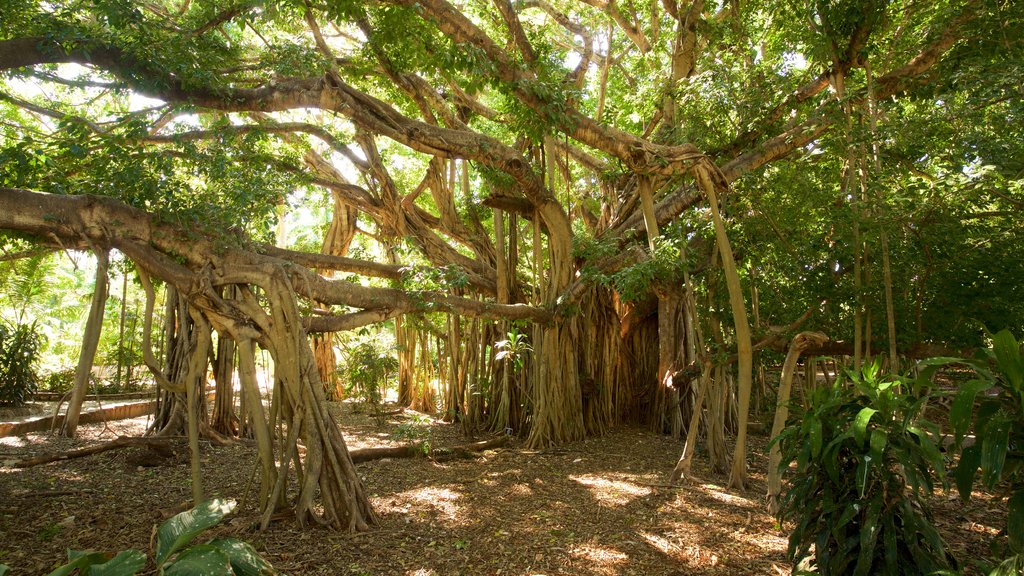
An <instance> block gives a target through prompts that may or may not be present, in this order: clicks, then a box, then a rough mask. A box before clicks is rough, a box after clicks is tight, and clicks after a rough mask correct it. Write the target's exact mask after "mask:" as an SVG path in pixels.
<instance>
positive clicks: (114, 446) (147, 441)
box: [12, 436, 178, 468]
mask: <svg viewBox="0 0 1024 576" xmlns="http://www.w3.org/2000/svg"><path fill="white" fill-rule="evenodd" d="M176 439H178V438H176V437H170V436H168V437H163V438H134V437H128V436H122V437H120V438H118V439H116V440H111V441H110V442H107V443H106V444H100V445H98V446H90V447H89V448H79V449H78V450H69V451H67V452H61V453H60V454H46V455H44V456H35V457H32V458H26V459H24V460H18V461H16V462H14V464H12V467H14V468H31V467H32V466H39V465H41V464H49V463H50V462H57V461H59V460H72V459H74V458H84V457H86V456H92V455H93V454H101V453H103V452H109V451H110V450H119V449H121V448H127V447H128V446H146V447H147V448H150V449H151V450H155V451H157V452H161V453H163V452H166V451H169V450H170V447H169V446H168V444H170V442H171V441H173V440H176Z"/></svg>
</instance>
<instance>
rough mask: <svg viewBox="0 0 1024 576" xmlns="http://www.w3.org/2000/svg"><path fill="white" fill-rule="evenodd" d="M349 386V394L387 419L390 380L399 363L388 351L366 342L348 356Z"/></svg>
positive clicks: (350, 351)
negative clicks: (385, 406)
mask: <svg viewBox="0 0 1024 576" xmlns="http://www.w3.org/2000/svg"><path fill="white" fill-rule="evenodd" d="M346 365H347V372H348V386H347V390H346V393H347V394H348V395H349V396H350V397H354V398H358V399H359V400H360V401H361V402H362V403H363V404H364V405H366V406H368V407H369V408H370V410H371V411H372V412H373V414H374V416H375V417H376V418H377V420H378V422H382V420H383V417H384V416H383V413H382V411H381V410H382V408H383V403H384V397H385V396H386V395H387V385H388V378H389V377H390V375H391V374H394V373H395V372H396V371H397V370H398V360H396V359H395V358H394V357H393V356H391V354H390V351H388V350H379V349H378V346H376V345H375V342H374V341H372V340H371V341H366V342H362V343H361V344H358V345H356V346H355V347H353V348H351V349H349V351H348V356H347V362H346Z"/></svg>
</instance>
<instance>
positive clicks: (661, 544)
mask: <svg viewBox="0 0 1024 576" xmlns="http://www.w3.org/2000/svg"><path fill="white" fill-rule="evenodd" d="M639 534H640V536H641V537H643V539H644V540H646V541H647V543H648V544H650V545H651V546H653V547H654V548H656V549H657V550H659V551H661V553H662V554H665V555H666V556H671V555H672V552H674V551H675V550H676V549H677V548H678V546H676V545H675V544H673V543H672V542H669V540H668V538H665V537H664V536H659V535H657V534H652V533H650V532H643V531H641V532H639Z"/></svg>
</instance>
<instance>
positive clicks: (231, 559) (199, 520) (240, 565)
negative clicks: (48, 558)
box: [0, 498, 277, 576]
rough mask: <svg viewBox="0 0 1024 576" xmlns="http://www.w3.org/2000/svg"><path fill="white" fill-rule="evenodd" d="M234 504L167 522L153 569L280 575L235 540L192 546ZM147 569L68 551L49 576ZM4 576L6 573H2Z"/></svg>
mask: <svg viewBox="0 0 1024 576" xmlns="http://www.w3.org/2000/svg"><path fill="white" fill-rule="evenodd" d="M234 507H235V502H234V500H221V499H216V498H215V499H213V500H205V501H203V502H200V503H199V504H197V505H196V506H195V507H194V508H192V509H191V510H186V511H185V512H182V513H180V514H178V515H176V516H174V517H172V518H169V519H168V520H166V521H164V523H163V524H161V525H160V527H159V528H158V529H157V531H156V557H155V559H154V560H155V563H156V568H157V572H158V574H161V575H166V576H174V575H177V576H269V575H273V574H277V571H276V570H274V568H273V566H271V565H270V563H269V562H267V561H266V560H265V559H264V558H263V557H261V556H260V555H259V553H258V552H256V550H255V549H254V548H253V547H252V545H250V544H248V543H246V542H243V541H241V540H237V539H235V538H214V539H213V540H210V541H209V542H207V543H205V544H196V545H191V546H190V544H191V543H192V541H193V540H195V538H196V537H197V536H199V535H200V534H202V533H203V532H205V531H206V530H209V529H210V528H212V527H214V526H216V525H217V524H219V523H220V522H221V521H222V520H223V519H224V517H225V516H227V515H228V514H230V513H231V511H232V510H234ZM145 564H146V555H145V554H143V553H142V552H139V551H137V550H125V551H123V552H121V553H120V554H118V555H116V556H114V557H113V558H110V557H109V556H108V555H106V554H103V553H100V552H92V551H84V552H78V551H73V550H68V563H67V564H64V565H63V566H60V567H59V568H57V569H56V570H54V571H53V572H51V573H50V574H49V576H68V575H70V574H73V573H76V572H77V573H78V574H80V575H81V576H133V575H134V574H137V573H138V572H139V570H141V569H142V568H143V566H145ZM0 574H2V571H0Z"/></svg>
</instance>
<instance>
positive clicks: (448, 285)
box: [401, 264, 469, 295]
mask: <svg viewBox="0 0 1024 576" xmlns="http://www.w3.org/2000/svg"><path fill="white" fill-rule="evenodd" d="M401 272H402V288H403V289H404V290H406V291H407V292H409V293H411V294H414V295H415V294H416V293H417V292H448V291H450V290H453V289H461V288H465V287H466V286H469V275H467V274H466V271H465V270H463V269H462V267H461V266H458V265H456V264H449V265H447V266H406V267H404V268H402V271H401Z"/></svg>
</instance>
